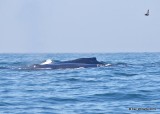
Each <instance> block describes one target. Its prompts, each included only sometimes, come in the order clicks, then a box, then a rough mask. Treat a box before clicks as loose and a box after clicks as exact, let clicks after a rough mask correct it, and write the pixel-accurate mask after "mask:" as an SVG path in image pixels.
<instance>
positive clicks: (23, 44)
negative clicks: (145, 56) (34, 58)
mask: <svg viewBox="0 0 160 114" xmlns="http://www.w3.org/2000/svg"><path fill="white" fill-rule="evenodd" d="M159 4H160V0H0V53H74V52H78V53H90V52H93V53H106V52H160V7H159ZM148 9H149V10H150V15H149V16H144V14H145V13H146V12H147V10H148Z"/></svg>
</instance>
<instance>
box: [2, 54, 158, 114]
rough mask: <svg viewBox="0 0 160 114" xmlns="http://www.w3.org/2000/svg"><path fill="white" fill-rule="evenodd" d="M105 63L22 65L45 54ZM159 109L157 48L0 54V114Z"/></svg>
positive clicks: (134, 113) (131, 113)
mask: <svg viewBox="0 0 160 114" xmlns="http://www.w3.org/2000/svg"><path fill="white" fill-rule="evenodd" d="M82 57H96V58H97V60H98V61H104V62H105V63H107V64H110V65H109V66H102V67H96V68H79V69H55V70H29V69H28V70H27V69H26V70H25V69H21V68H23V67H27V66H30V65H32V64H37V63H41V62H42V61H44V60H46V59H52V60H72V59H76V58H82ZM138 113H142V114H147V113H150V114H160V53H84V54H83V53H81V54H80V53H63V54H60V53H57V54H56V53H55V54H47V53H46V54H45V53H44V54H0V114H138Z"/></svg>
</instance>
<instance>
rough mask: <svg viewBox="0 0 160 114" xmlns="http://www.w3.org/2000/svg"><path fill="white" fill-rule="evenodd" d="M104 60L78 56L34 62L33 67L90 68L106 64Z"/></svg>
mask: <svg viewBox="0 0 160 114" xmlns="http://www.w3.org/2000/svg"><path fill="white" fill-rule="evenodd" d="M104 65H105V63H104V62H100V61H97V59H96V57H91V58H78V59H74V60H68V61H58V62H57V61H56V62H54V61H52V60H51V59H48V60H46V61H45V62H43V63H41V64H33V65H31V66H30V68H31V69H68V68H90V67H100V66H104Z"/></svg>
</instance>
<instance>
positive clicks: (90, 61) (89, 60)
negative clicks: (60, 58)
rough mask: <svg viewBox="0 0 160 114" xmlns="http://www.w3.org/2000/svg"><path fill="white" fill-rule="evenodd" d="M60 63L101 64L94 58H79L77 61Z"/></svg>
mask: <svg viewBox="0 0 160 114" xmlns="http://www.w3.org/2000/svg"><path fill="white" fill-rule="evenodd" d="M62 63H84V64H102V63H101V62H98V61H97V59H96V57H92V58H79V59H75V60H70V61H64V62H62Z"/></svg>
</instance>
